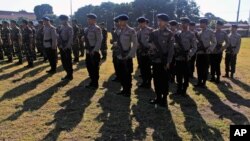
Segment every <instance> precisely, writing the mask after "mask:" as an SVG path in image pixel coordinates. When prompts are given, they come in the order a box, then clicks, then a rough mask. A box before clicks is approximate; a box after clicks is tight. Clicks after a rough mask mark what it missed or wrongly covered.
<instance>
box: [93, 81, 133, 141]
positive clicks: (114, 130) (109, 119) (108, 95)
mask: <svg viewBox="0 0 250 141" xmlns="http://www.w3.org/2000/svg"><path fill="white" fill-rule="evenodd" d="M112 78H113V76H110V77H109V79H108V81H107V82H104V83H103V87H104V90H105V93H104V96H103V97H102V98H101V99H100V100H99V101H98V103H99V104H100V106H101V108H102V111H103V112H102V113H100V114H99V115H98V116H97V117H96V120H97V121H98V122H101V123H103V125H102V127H101V128H100V130H99V133H100V134H101V137H99V138H97V139H96V141H104V140H112V141H113V140H114V141H116V140H119V141H124V140H126V141H131V140H132V136H133V131H132V121H131V118H132V117H131V115H130V111H131V110H130V102H131V99H130V98H127V97H123V96H118V95H116V94H115V93H114V92H116V91H119V89H120V84H119V83H115V82H112V80H111V79H112Z"/></svg>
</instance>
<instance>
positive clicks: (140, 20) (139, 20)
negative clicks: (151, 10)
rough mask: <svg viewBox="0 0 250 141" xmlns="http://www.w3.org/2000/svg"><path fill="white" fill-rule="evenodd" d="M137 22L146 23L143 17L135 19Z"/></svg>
mask: <svg viewBox="0 0 250 141" xmlns="http://www.w3.org/2000/svg"><path fill="white" fill-rule="evenodd" d="M137 22H138V23H145V22H147V19H146V18H145V17H139V18H137Z"/></svg>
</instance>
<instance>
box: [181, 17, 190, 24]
mask: <svg viewBox="0 0 250 141" xmlns="http://www.w3.org/2000/svg"><path fill="white" fill-rule="evenodd" d="M181 22H182V23H187V24H189V23H190V19H189V18H187V17H182V18H181Z"/></svg>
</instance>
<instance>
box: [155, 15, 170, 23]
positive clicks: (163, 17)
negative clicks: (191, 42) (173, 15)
mask: <svg viewBox="0 0 250 141" xmlns="http://www.w3.org/2000/svg"><path fill="white" fill-rule="evenodd" d="M156 17H157V18H158V19H160V20H163V21H166V22H168V21H169V16H168V15H167V14H165V13H160V14H157V15H156Z"/></svg>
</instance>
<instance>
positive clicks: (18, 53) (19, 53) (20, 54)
mask: <svg viewBox="0 0 250 141" xmlns="http://www.w3.org/2000/svg"><path fill="white" fill-rule="evenodd" d="M13 48H14V50H15V51H14V53H15V54H16V56H17V57H18V60H19V62H22V60H23V52H22V48H21V46H20V45H18V44H17V43H13Z"/></svg>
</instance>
